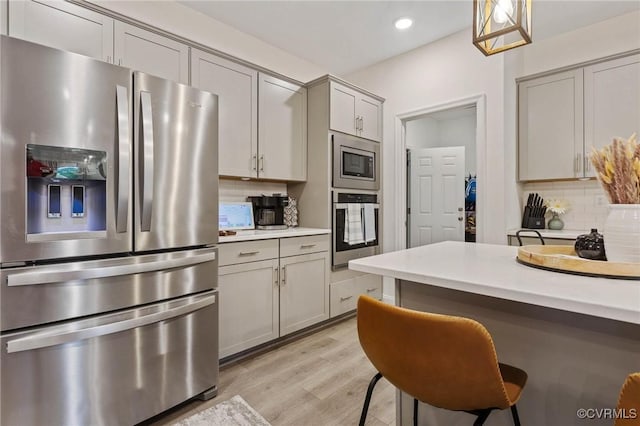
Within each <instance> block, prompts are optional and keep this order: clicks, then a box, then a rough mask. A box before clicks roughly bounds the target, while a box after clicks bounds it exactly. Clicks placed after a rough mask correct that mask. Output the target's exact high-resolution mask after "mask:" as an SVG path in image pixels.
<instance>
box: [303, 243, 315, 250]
mask: <svg viewBox="0 0 640 426" xmlns="http://www.w3.org/2000/svg"><path fill="white" fill-rule="evenodd" d="M315 246H316V245H315V244H302V245H300V248H301V249H310V248H313V247H315Z"/></svg>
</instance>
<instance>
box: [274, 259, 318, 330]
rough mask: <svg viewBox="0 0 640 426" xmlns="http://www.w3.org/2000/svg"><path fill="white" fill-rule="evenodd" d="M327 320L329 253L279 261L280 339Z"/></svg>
mask: <svg viewBox="0 0 640 426" xmlns="http://www.w3.org/2000/svg"><path fill="white" fill-rule="evenodd" d="M328 318H329V252H323V253H314V254H305V255H302V256H292V257H285V258H280V335H281V336H284V335H286V334H289V333H293V332H294V331H297V330H300V329H302V328H305V327H308V326H310V325H313V324H315V323H317V322H320V321H323V320H326V319H328Z"/></svg>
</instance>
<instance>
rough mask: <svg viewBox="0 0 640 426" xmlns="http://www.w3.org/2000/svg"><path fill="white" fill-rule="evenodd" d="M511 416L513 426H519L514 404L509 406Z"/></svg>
mask: <svg viewBox="0 0 640 426" xmlns="http://www.w3.org/2000/svg"><path fill="white" fill-rule="evenodd" d="M511 415H512V416H513V424H514V426H520V417H519V416H518V409H517V408H516V404H513V405H512V406H511Z"/></svg>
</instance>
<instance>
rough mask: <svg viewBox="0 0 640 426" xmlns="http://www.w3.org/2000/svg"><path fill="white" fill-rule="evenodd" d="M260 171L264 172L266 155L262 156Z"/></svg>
mask: <svg viewBox="0 0 640 426" xmlns="http://www.w3.org/2000/svg"><path fill="white" fill-rule="evenodd" d="M260 171H261V172H264V154H262V155H261V156H260Z"/></svg>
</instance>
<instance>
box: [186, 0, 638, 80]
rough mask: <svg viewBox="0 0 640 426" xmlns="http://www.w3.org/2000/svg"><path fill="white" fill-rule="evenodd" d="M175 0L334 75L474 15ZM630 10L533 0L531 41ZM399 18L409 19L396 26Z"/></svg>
mask: <svg viewBox="0 0 640 426" xmlns="http://www.w3.org/2000/svg"><path fill="white" fill-rule="evenodd" d="M179 2H180V3H182V4H184V5H185V6H188V7H191V8H193V9H195V10H198V11H200V12H202V13H204V14H206V15H209V16H211V17H213V18H215V19H217V20H219V21H221V22H224V23H226V24H228V25H230V26H232V27H235V28H237V29H238V30H240V31H242V32H245V33H248V34H251V35H253V36H255V37H257V38H259V39H261V40H263V41H265V42H267V43H269V44H271V45H273V46H276V47H279V48H280V49H282V50H285V51H287V52H289V53H291V54H293V55H295V56H298V57H300V58H303V59H306V60H308V61H310V62H312V63H315V64H317V65H319V66H321V67H323V68H325V69H327V70H328V71H329V72H331V73H332V74H338V75H344V74H346V73H349V72H351V71H355V70H358V69H361V68H365V67H367V66H369V65H372V64H374V63H377V62H380V61H383V60H385V59H388V58H390V57H393V56H396V55H399V54H401V53H404V52H407V51H409V50H411V49H414V48H416V47H418V46H422V45H424V44H427V43H430V42H432V41H435V40H438V39H440V38H442V37H445V36H447V35H449V34H453V33H455V32H458V31H460V30H462V29H465V28H469V27H470V26H471V20H472V13H473V5H472V4H473V2H472V1H471V0H444V1H442V0H426V1H425V0H423V1H362V0H361V1H306V0H299V1H264V0H263V1H254V0H249V1H206V0H180V1H179ZM633 10H640V1H638V0H621V1H619V0H600V1H596V0H533V6H532V13H531V15H532V24H531V26H532V33H533V39H534V43H535V40H536V39H543V38H547V37H550V36H553V35H556V34H559V33H562V32H565V31H569V30H572V29H576V28H579V27H582V26H585V25H589V24H592V23H595V22H598V21H602V20H604V19H607V18H611V17H614V16H618V15H621V14H625V13H628V12H631V11H633ZM402 16H409V17H411V18H413V20H414V24H413V26H412V27H411V28H409V29H408V30H405V31H398V30H396V29H395V28H394V26H393V22H394V21H395V20H396V19H397V18H399V17H402ZM469 43H471V40H470V41H469Z"/></svg>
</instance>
